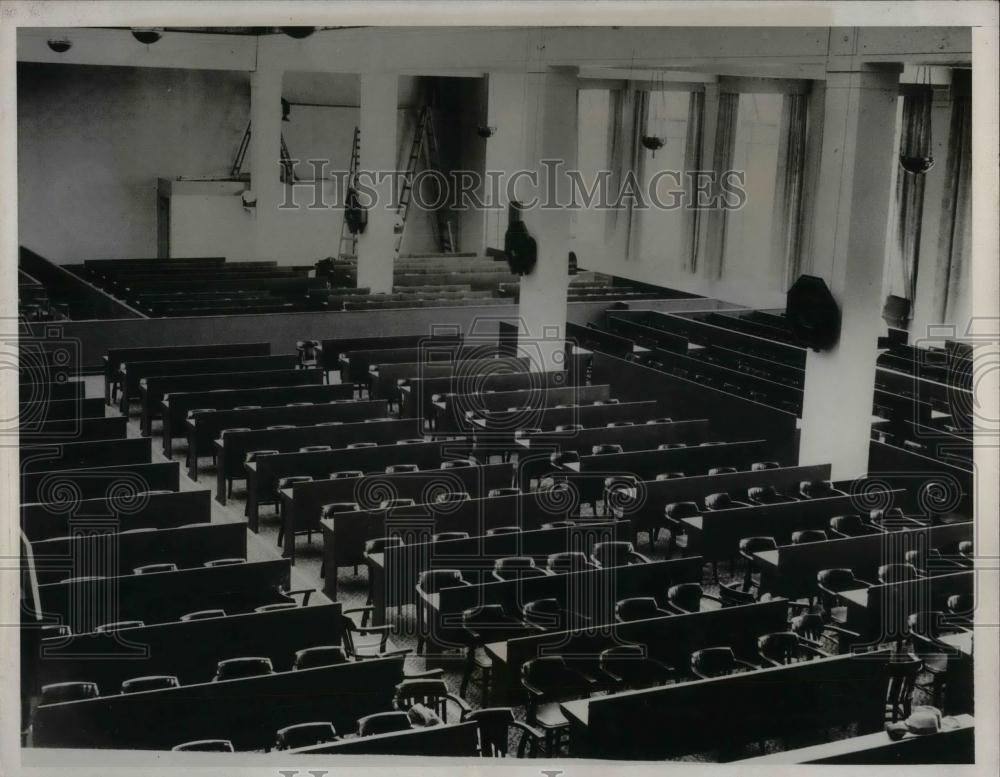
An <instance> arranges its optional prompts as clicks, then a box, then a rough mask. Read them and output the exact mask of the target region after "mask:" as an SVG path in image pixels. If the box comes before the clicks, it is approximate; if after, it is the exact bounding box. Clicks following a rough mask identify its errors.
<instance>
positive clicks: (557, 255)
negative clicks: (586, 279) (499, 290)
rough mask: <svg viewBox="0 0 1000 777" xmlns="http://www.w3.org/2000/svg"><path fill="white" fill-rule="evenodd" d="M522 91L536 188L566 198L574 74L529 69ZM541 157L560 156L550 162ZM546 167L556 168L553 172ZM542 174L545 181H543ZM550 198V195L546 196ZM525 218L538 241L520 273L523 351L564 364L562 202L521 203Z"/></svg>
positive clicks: (538, 365)
mask: <svg viewBox="0 0 1000 777" xmlns="http://www.w3.org/2000/svg"><path fill="white" fill-rule="evenodd" d="M527 83H528V89H527V90H526V92H525V94H526V95H527V96H528V100H527V101H526V109H527V110H526V112H525V117H526V119H527V120H526V121H525V123H524V126H525V137H526V139H527V144H526V145H527V147H528V148H529V149H531V151H530V164H531V165H532V167H533V169H535V170H537V171H538V175H539V189H538V191H539V193H540V195H541V196H542V197H543V198H544V197H545V193H546V192H547V191H549V190H550V189H551V187H552V186H553V184H554V185H555V188H556V192H558V194H559V200H560V201H565V200H568V198H569V192H570V189H569V176H568V175H566V172H567V171H568V170H573V169H575V168H576V145H577V77H576V74H575V73H572V72H568V71H562V70H560V71H551V72H545V73H530V74H529V75H528V82H527ZM542 160H559V161H560V162H562V165H561V166H559V167H557V168H556V167H553V168H549V167H546V166H544V165H543V164H542ZM550 170H555V171H556V173H555V174H554V175H552V174H551V173H550ZM546 179H548V182H547V183H546ZM550 199H553V200H554V199H555V198H554V197H550ZM524 222H525V224H526V225H527V227H528V231H529V233H530V234H531V235H532V237H534V238H535V240H536V241H537V243H538V263H537V264H536V265H535V269H534V270H533V271H532V272H531V274H530V275H526V276H523V277H522V278H521V290H520V311H519V312H520V317H521V326H522V339H523V340H525V341H526V342H525V345H526V346H528V347H527V348H525V349H522V350H525V353H526V355H530V356H531V358H532V362H533V364H532V367H533V368H534V369H536V370H558V369H563V367H564V365H563V361H562V359H563V356H564V352H565V337H566V292H567V287H568V286H569V266H568V265H569V263H568V256H569V250H570V247H571V230H570V211H569V209H567V208H560V207H557V208H554V209H547V210H543V209H541V208H540V207H537V206H536V207H535V208H531V209H526V210H525V212H524Z"/></svg>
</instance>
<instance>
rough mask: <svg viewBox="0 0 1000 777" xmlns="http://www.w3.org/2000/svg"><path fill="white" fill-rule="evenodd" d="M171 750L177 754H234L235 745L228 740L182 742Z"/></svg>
mask: <svg viewBox="0 0 1000 777" xmlns="http://www.w3.org/2000/svg"><path fill="white" fill-rule="evenodd" d="M170 749H171V750H173V751H175V752H198V753H233V752H235V749H234V748H233V743H232V742H230V741H229V740H228V739H196V740H194V741H191V742H182V743H181V744H179V745H174V746H173V747H172V748H170Z"/></svg>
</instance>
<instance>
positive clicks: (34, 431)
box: [20, 416, 128, 446]
mask: <svg viewBox="0 0 1000 777" xmlns="http://www.w3.org/2000/svg"><path fill="white" fill-rule="evenodd" d="M127 435H128V419H127V418H125V417H124V416H110V417H108V418H67V419H63V420H56V421H43V422H41V423H38V424H28V425H27V427H25V428H23V429H21V430H20V441H21V445H22V446H27V445H45V444H51V443H63V442H84V441H92V440H121V439H124V438H125V437H126V436H127Z"/></svg>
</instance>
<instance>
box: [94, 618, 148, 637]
mask: <svg viewBox="0 0 1000 777" xmlns="http://www.w3.org/2000/svg"><path fill="white" fill-rule="evenodd" d="M145 625H146V624H145V623H144V622H143V621H115V622H114V623H102V624H101V625H100V626H95V627H94V631H96V632H98V633H99V634H107V633H109V632H112V631H121V630H122V629H135V628H139V627H141V626H145Z"/></svg>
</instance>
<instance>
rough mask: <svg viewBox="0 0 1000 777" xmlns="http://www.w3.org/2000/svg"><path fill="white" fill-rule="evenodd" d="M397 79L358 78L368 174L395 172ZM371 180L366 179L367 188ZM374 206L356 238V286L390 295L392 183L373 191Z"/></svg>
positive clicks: (362, 165) (364, 167)
mask: <svg viewBox="0 0 1000 777" xmlns="http://www.w3.org/2000/svg"><path fill="white" fill-rule="evenodd" d="M398 91H399V87H398V79H397V77H396V74H395V73H362V75H361V121H360V128H361V158H360V159H361V163H360V170H362V171H367V172H368V173H371V174H377V173H380V172H382V173H391V171H393V170H395V169H396V157H397V150H398V149H397V145H396V108H397V105H398V100H399V98H398ZM374 181H375V179H374V178H370V179H368V184H369V186H370V185H371V184H372V183H374ZM373 188H374V189H375V190H376V191H377V193H378V199H379V201H378V203H377V204H375V205H374V206H373V207H371V208H369V210H368V226H367V228H366V229H365V231H364V232H363V233H362V234H361V235H359V236H358V286H367V287H368V288H370V289H371V290H372V291H373V292H391V291H392V266H393V258H394V257H393V253H394V251H395V248H396V235H395V233H394V231H393V225H394V224H395V221H396V210H395V208H392V207H390V201H391V196H392V179H391V177H390V176H388V175H386V176H385V177H384V180H383V181H382V182H381V183H379V184H378V185H376V186H374V187H373Z"/></svg>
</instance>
